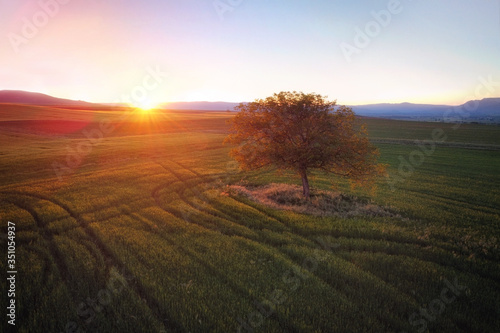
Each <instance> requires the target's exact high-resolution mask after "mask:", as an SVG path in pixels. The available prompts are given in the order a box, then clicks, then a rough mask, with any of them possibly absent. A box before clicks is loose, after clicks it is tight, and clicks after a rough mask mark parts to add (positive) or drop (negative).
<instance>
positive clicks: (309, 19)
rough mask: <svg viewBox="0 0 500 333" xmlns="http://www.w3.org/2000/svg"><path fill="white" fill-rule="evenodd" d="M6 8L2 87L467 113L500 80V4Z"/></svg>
mask: <svg viewBox="0 0 500 333" xmlns="http://www.w3.org/2000/svg"><path fill="white" fill-rule="evenodd" d="M398 2H399V5H398ZM43 4H45V5H43ZM0 6H1V10H0V31H2V35H3V36H2V38H3V41H2V43H0V63H1V66H0V90H2V89H18V90H27V91H35V92H41V93H45V94H49V95H52V96H56V97H62V98H70V99H81V100H86V101H90V102H117V101H123V100H124V99H127V98H129V99H131V100H132V102H137V101H139V102H141V103H151V104H154V103H158V102H168V101H197V100H202V101H228V102H241V101H251V100H254V99H256V98H263V97H266V96H269V95H272V94H273V93H275V92H279V91H284V90H296V91H304V92H316V93H319V94H322V95H327V96H328V97H329V98H330V99H336V100H337V101H338V102H339V103H341V104H350V105H354V104H366V103H378V102H394V103H395V102H413V103H433V104H461V103H463V102H464V101H466V100H468V99H473V98H474V91H475V89H476V87H477V86H478V85H479V84H480V82H479V80H478V78H479V77H484V78H488V77H489V76H491V77H492V78H493V80H494V81H495V82H499V83H500V1H498V0H474V1H471V0H442V1H415V0H414V1H411V0H401V1H395V0H390V1H389V0H385V1H373V0H370V1H355V0H354V1H335V0H314V1H313V0H300V1H299V0H217V1H214V0H145V1H137V0H106V1H104V0H41V1H38V0H16V1H0ZM43 7H45V9H43ZM381 11H383V12H381ZM391 11H392V12H393V13H391ZM373 13H380V14H379V15H378V16H379V17H378V21H379V22H377V21H376V18H375V17H374V15H373ZM387 14H389V15H387ZM375 16H377V15H375ZM360 31H363V32H362V33H363V35H364V36H361V35H360ZM346 50H347V51H346ZM354 50H355V51H354ZM152 72H153V73H156V74H151V73H152ZM496 89H497V90H496V93H494V94H493V95H496V96H500V84H499V85H498V86H497V87H496Z"/></svg>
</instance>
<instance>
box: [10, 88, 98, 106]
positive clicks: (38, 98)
mask: <svg viewBox="0 0 500 333" xmlns="http://www.w3.org/2000/svg"><path fill="white" fill-rule="evenodd" d="M0 103H11V104H27V105H43V106H62V105H65V106H81V105H83V106H91V105H96V104H93V103H89V102H84V101H74V100H71V99H65V98H57V97H52V96H49V95H45V94H40V93H34V92H27V91H21V90H0Z"/></svg>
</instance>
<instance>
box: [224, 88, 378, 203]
mask: <svg viewBox="0 0 500 333" xmlns="http://www.w3.org/2000/svg"><path fill="white" fill-rule="evenodd" d="M335 107H336V101H333V102H329V101H327V100H326V97H323V96H321V95H316V94H305V93H302V92H281V93H279V94H274V95H273V96H271V97H268V98H266V99H259V100H256V101H254V102H251V103H246V104H240V105H239V106H238V107H237V108H236V110H237V111H238V113H237V114H236V116H235V117H234V118H232V119H231V120H230V123H231V130H230V134H229V136H228V137H227V138H226V140H225V142H226V143H231V144H235V145H237V146H236V147H235V148H233V149H232V150H231V152H230V154H231V156H232V157H233V158H235V159H236V161H238V163H239V164H240V166H241V167H242V168H243V169H247V170H254V169H259V168H263V167H267V166H275V167H277V168H278V169H281V170H293V171H295V172H297V173H298V175H299V176H300V177H301V179H302V185H303V194H304V196H305V197H309V195H310V189H309V181H308V174H309V172H310V171H311V170H322V171H325V172H328V173H332V174H336V175H340V176H343V177H347V178H348V179H350V180H351V181H352V184H353V185H361V186H367V187H372V186H373V184H374V179H375V176H377V175H379V174H381V173H383V172H384V167H383V166H382V165H379V164H378V163H377V158H378V150H377V149H376V148H375V147H374V146H373V145H372V144H371V143H370V142H369V140H368V138H367V132H366V128H365V127H364V125H362V124H360V123H359V120H358V118H357V117H356V116H355V114H354V112H353V111H352V109H351V108H349V107H346V106H340V107H337V108H335Z"/></svg>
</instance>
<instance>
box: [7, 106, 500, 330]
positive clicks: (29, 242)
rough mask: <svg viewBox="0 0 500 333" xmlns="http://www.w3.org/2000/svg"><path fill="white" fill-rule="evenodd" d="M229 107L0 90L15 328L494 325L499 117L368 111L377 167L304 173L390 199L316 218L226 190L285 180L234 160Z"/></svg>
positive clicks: (498, 315) (292, 180)
mask: <svg viewBox="0 0 500 333" xmlns="http://www.w3.org/2000/svg"><path fill="white" fill-rule="evenodd" d="M13 111H15V112H13ZM231 116H232V115H231V113H228V112H194V111H193V112H190V111H185V112H180V111H178V112H176V111H166V112H159V111H158V112H150V113H146V112H140V111H133V112H132V111H127V110H125V109H113V108H109V109H102V110H101V109H89V110H78V109H61V108H60V109H50V108H46V107H28V106H26V107H20V106H14V105H0V117H1V118H0V142H1V145H0V171H1V172H0V220H1V233H2V238H1V240H0V242H1V243H2V249H4V251H3V252H2V257H3V259H2V260H1V261H0V262H1V264H0V270H2V271H3V272H7V271H9V270H10V269H9V268H8V267H7V243H8V242H9V239H8V236H7V230H8V229H7V227H8V222H9V221H10V222H12V223H13V224H15V263H16V267H15V268H16V271H17V274H16V283H15V291H16V292H15V302H16V303H15V304H16V317H15V323H16V325H15V330H14V331H15V332H57V333H59V332H153V333H163V332H499V331H500V265H499V263H500V248H499V239H500V172H499V171H500V127H498V126H497V127H495V126H486V125H472V124H461V125H456V124H442V123H420V122H404V121H391V120H381V119H370V118H366V119H364V120H363V121H364V122H365V123H366V124H367V127H368V130H369V135H370V138H371V139H373V142H374V143H375V144H376V145H377V147H378V148H379V150H380V161H381V162H382V163H385V164H387V165H388V169H387V170H388V177H387V178H382V179H380V180H379V182H378V188H377V190H376V191H375V192H373V193H366V192H363V191H362V190H351V189H350V188H349V186H348V182H347V181H345V180H342V179H338V178H335V177H332V176H329V175H325V174H322V173H317V174H314V175H313V176H312V177H311V178H312V179H311V186H312V188H313V190H314V189H316V190H324V191H327V190H332V191H333V190H335V191H342V192H343V193H344V194H345V195H346V197H348V198H351V199H352V200H362V201H364V202H367V203H369V204H370V205H373V206H382V207H384V209H386V210H387V211H390V212H391V214H390V215H386V216H377V215H376V214H374V215H363V214H358V215H349V216H347V217H346V216H340V215H325V216H317V215H312V214H307V213H304V214H301V213H297V212H293V211H289V210H279V209H276V208H271V207H268V206H265V205H263V204H261V203H258V202H255V201H254V200H251V199H250V198H249V197H246V196H244V195H241V194H238V193H236V192H234V191H231V187H230V185H239V186H243V185H244V186H257V185H265V184H270V183H277V184H279V183H286V184H300V179H299V178H298V177H296V176H295V175H293V174H288V173H286V172H285V173H276V172H275V171H274V170H265V171H259V172H244V171H241V170H239V169H238V168H237V165H235V163H234V162H233V161H232V160H231V158H230V157H229V156H228V152H229V150H230V148H231V147H229V146H227V145H223V143H222V141H223V140H224V138H225V136H226V135H227V128H228V126H227V124H226V120H227V119H229V118H230V117H231ZM415 140H420V141H419V142H420V144H419V143H418V142H417V143H416V142H415ZM332 184H333V185H335V186H334V188H333V189H332ZM4 276H5V275H4ZM7 282H8V281H7V280H6V279H5V278H3V279H2V282H1V285H0V286H1V290H2V308H3V309H4V310H3V311H4V312H5V313H3V314H2V316H3V317H4V320H3V322H2V325H3V327H2V329H3V331H5V332H9V331H8V329H11V327H12V326H11V325H7V323H6V320H8V317H7V316H6V314H7V313H8V312H7V311H8V310H6V308H7V306H8V303H7V298H6V296H4V294H5V293H4V291H5V290H8V289H9V286H8V285H7ZM6 318H7V319H6ZM14 331H13V332H14Z"/></svg>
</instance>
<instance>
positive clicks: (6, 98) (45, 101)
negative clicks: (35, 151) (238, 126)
mask: <svg viewBox="0 0 500 333" xmlns="http://www.w3.org/2000/svg"><path fill="white" fill-rule="evenodd" d="M0 103H18V104H28V105H45V106H87V107H88V106H98V105H99V104H94V103H88V102H84V101H74V100H69V99H63V98H56V97H52V96H49V95H45V94H40V93H33V92H26V91H19V90H0ZM105 105H111V104H109V103H106V104H105ZM238 105H239V103H229V102H171V103H164V104H162V105H160V108H163V109H171V110H207V111H226V110H230V111H233V110H234V108H235V107H236V106H238ZM350 107H352V109H353V110H354V112H355V113H356V114H358V115H360V116H365V117H378V118H388V119H402V120H423V121H450V120H451V121H460V120H462V121H466V122H481V123H500V98H484V99H482V100H474V101H469V102H467V103H465V104H463V105H459V106H448V105H432V104H412V103H398V104H389V103H382V104H368V105H351V106H350ZM457 111H458V112H459V113H458V114H457V113H456V112H457ZM454 112H455V113H454ZM447 115H448V116H447ZM465 115H466V117H465Z"/></svg>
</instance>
